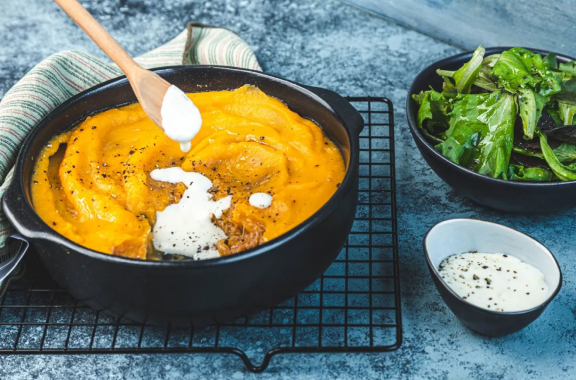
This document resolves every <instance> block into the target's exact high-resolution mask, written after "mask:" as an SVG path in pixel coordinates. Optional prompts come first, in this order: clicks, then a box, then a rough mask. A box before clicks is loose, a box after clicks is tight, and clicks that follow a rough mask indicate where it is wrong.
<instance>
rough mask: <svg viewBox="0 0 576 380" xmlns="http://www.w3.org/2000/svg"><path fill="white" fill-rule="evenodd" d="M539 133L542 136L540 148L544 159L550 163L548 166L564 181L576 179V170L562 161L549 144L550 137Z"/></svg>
mask: <svg viewBox="0 0 576 380" xmlns="http://www.w3.org/2000/svg"><path fill="white" fill-rule="evenodd" d="M538 135H539V136H540V149H542V154H543V155H544V159H545V160H546V162H547V163H548V166H550V169H552V171H553V172H554V174H556V177H558V178H560V180H562V181H573V180H576V170H575V169H574V168H573V167H570V166H566V165H563V164H562V163H561V162H560V160H559V159H558V157H556V155H555V154H554V151H553V150H552V148H550V145H548V139H547V137H546V135H545V134H543V133H540V132H538Z"/></svg>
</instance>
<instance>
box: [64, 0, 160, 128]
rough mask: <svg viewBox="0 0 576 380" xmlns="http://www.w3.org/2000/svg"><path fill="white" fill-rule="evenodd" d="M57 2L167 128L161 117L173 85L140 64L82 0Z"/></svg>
mask: <svg viewBox="0 0 576 380" xmlns="http://www.w3.org/2000/svg"><path fill="white" fill-rule="evenodd" d="M54 2H55V3H56V4H58V5H59V6H60V8H62V9H63V10H64V12H66V13H67V14H68V16H70V18H71V19H72V20H74V22H75V23H76V24H78V26H79V27H80V28H82V30H83V31H84V32H85V33H86V34H87V35H88V37H90V38H91V39H92V40H93V41H94V42H96V44H97V45H98V46H99V47H100V49H102V51H104V53H106V55H108V57H110V59H112V61H114V63H116V64H117V65H118V67H120V69H121V70H122V71H123V72H124V74H126V77H127V78H128V81H129V82H130V85H131V86H132V89H133V90H134V93H135V94H136V98H138V101H139V102H140V104H141V105H142V108H143V109H144V112H146V114H147V115H148V116H149V117H150V119H152V121H153V122H154V123H156V125H158V126H159V127H160V128H162V129H164V128H163V127H162V115H161V109H162V101H163V100H164V95H165V94H166V91H168V88H169V87H170V83H168V82H166V81H165V80H164V79H162V78H160V77H159V76H158V75H156V74H154V73H153V72H151V71H149V70H146V69H145V68H143V67H142V66H140V65H139V64H137V63H136V62H135V61H134V60H133V59H132V57H130V56H129V55H128V53H126V51H124V49H122V46H120V45H119V44H118V42H116V40H115V39H114V38H112V36H111V35H110V34H108V32H106V30H105V29H104V28H103V27H102V25H100V23H98V21H96V20H95V19H94V17H92V15H91V14H90V13H88V11H87V10H86V9H85V8H84V7H83V6H82V5H81V4H80V3H79V2H78V1H76V0H54Z"/></svg>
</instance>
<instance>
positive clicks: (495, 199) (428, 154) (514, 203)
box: [406, 47, 576, 213]
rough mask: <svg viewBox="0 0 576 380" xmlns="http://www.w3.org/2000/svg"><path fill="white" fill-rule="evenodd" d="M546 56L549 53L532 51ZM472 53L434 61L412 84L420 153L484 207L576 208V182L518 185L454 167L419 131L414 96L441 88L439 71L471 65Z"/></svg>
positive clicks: (412, 117)
mask: <svg viewBox="0 0 576 380" xmlns="http://www.w3.org/2000/svg"><path fill="white" fill-rule="evenodd" d="M508 49H510V47H493V48H488V49H486V56H488V55H490V54H496V53H501V52H503V51H504V50H508ZM529 50H531V51H533V52H534V53H538V54H541V55H542V56H546V55H547V54H548V53H549V52H547V51H543V50H538V49H529ZM472 53H473V52H467V53H462V54H458V55H454V56H452V57H449V58H445V59H443V60H440V61H438V62H435V63H433V64H431V65H430V66H428V67H427V68H425V69H424V70H423V71H422V72H420V74H418V76H416V78H415V79H414V81H413V82H412V85H411V86H410V89H409V90H408V95H407V99H406V116H407V117H408V124H409V125H410V132H412V137H414V141H415V142H416V146H417V147H418V149H419V150H420V153H421V154H422V156H423V157H424V159H425V160H426V162H427V163H428V165H430V167H431V168H432V170H434V172H435V173H436V174H438V176H439V177H440V178H442V180H444V181H445V182H446V183H447V184H448V185H450V186H451V187H452V188H453V189H454V190H456V191H458V192H459V193H460V194H462V195H464V196H465V197H468V198H470V199H472V200H473V201H475V202H478V203H480V204H481V205H484V206H488V207H492V208H495V209H498V210H503V211H509V212H518V213H548V212H555V211H562V210H567V209H571V208H574V207H576V197H575V196H574V194H576V181H571V182H517V181H505V180H502V179H495V178H492V177H488V176H485V175H482V174H478V173H476V172H474V171H472V170H470V169H467V168H465V167H463V166H460V165H458V164H455V163H454V162H452V161H450V160H449V159H447V158H446V157H444V156H442V154H441V153H440V152H438V151H437V150H436V149H434V146H433V145H432V144H430V143H429V142H428V141H427V140H426V138H425V137H424V136H423V135H422V134H421V133H420V130H419V129H418V104H417V103H416V101H414V99H412V94H418V93H420V91H426V90H429V89H430V86H432V87H433V88H434V89H436V90H441V89H442V78H441V77H440V76H439V75H438V74H436V70H437V69H445V70H457V69H459V68H460V67H461V66H462V65H463V64H464V63H466V62H468V61H469V60H470V58H471V57H472ZM557 57H558V62H568V61H571V60H575V58H571V57H567V56H562V55H558V54H557Z"/></svg>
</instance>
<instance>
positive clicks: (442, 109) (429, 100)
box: [413, 90, 450, 134]
mask: <svg viewBox="0 0 576 380" xmlns="http://www.w3.org/2000/svg"><path fill="white" fill-rule="evenodd" d="M413 98H414V99H415V100H416V101H417V102H418V103H419V104H420V109H419V110H418V127H419V128H422V129H426V130H427V131H428V132H430V133H433V134H436V133H440V132H444V131H445V130H446V129H448V126H449V123H450V119H449V118H448V107H449V103H448V101H447V100H446V98H445V97H444V95H443V94H441V93H439V92H436V91H434V90H429V91H426V92H422V93H420V94H419V95H414V96H413Z"/></svg>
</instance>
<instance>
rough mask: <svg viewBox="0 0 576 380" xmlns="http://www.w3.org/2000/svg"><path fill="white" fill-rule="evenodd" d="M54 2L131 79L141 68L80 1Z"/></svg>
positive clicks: (62, 0)
mask: <svg viewBox="0 0 576 380" xmlns="http://www.w3.org/2000/svg"><path fill="white" fill-rule="evenodd" d="M54 2H55V3H56V4H58V5H59V6H60V8H62V10H64V12H66V13H67V14H68V16H70V18H71V19H72V20H74V22H75V23H76V24H78V26H79V27H80V28H82V30H83V31H84V32H85V33H86V34H87V35H88V37H90V38H91V39H92V40H93V41H94V42H96V44H97V45H98V46H99V47H100V49H102V50H103V51H104V53H106V54H107V55H108V57H110V59H112V61H114V62H115V63H116V64H117V65H118V66H119V67H120V69H122V71H124V74H126V76H127V77H128V78H129V79H130V77H131V76H132V75H131V74H133V73H134V72H135V71H136V70H138V69H140V68H141V67H140V65H138V64H137V63H136V62H135V61H134V60H133V59H132V57H130V56H129V55H128V53H126V51H124V49H122V46H120V44H118V42H116V40H115V39H114V38H113V37H112V36H111V35H110V34H108V32H107V31H106V30H105V29H104V28H103V27H102V25H100V23H98V21H96V19H94V17H92V15H91V14H90V13H89V12H88V11H87V10H86V9H85V8H84V7H83V6H82V5H81V4H80V3H79V2H78V1H76V0H54Z"/></svg>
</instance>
